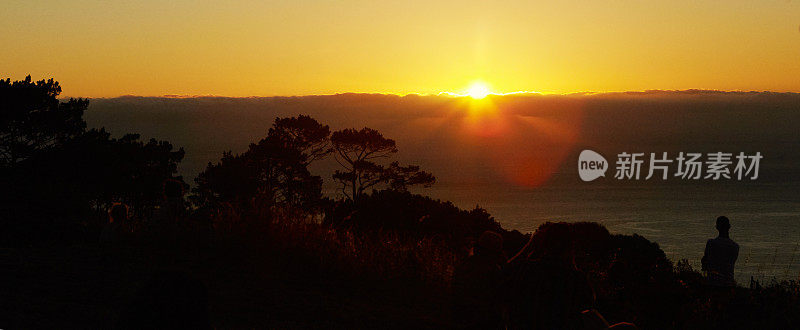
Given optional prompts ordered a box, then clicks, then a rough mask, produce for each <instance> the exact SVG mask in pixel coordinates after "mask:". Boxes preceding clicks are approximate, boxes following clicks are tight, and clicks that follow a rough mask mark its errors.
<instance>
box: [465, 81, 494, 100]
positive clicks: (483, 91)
mask: <svg viewBox="0 0 800 330" xmlns="http://www.w3.org/2000/svg"><path fill="white" fill-rule="evenodd" d="M491 93H492V92H491V91H490V90H489V86H487V85H486V84H485V83H483V82H480V81H476V82H474V83H472V85H471V86H469V89H467V95H469V97H471V98H473V99H476V100H480V99H482V98H484V97H486V95H489V94H491Z"/></svg>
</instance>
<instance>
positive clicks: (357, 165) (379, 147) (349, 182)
mask: <svg viewBox="0 0 800 330" xmlns="http://www.w3.org/2000/svg"><path fill="white" fill-rule="evenodd" d="M331 143H332V145H333V149H334V150H335V155H336V161H337V162H338V163H339V165H341V166H342V167H343V168H344V170H336V171H335V172H334V174H333V178H334V179H335V180H337V181H339V182H340V183H341V185H342V186H341V191H342V193H344V194H345V196H347V197H348V198H350V199H352V200H353V201H358V200H359V199H360V198H361V197H362V195H363V194H364V192H365V191H367V189H370V188H373V187H375V186H377V185H379V184H383V183H385V184H388V188H389V189H392V190H399V191H405V190H407V188H408V186H412V185H423V186H425V187H429V186H430V185H432V184H433V183H434V182H435V181H436V179H435V178H434V176H433V175H431V174H430V173H427V172H425V171H421V170H420V169H419V166H414V165H409V166H405V167H403V166H400V165H399V164H398V163H397V162H393V163H391V164H390V165H389V167H388V168H387V167H385V166H383V165H381V164H379V163H378V160H380V159H382V158H389V157H390V156H391V155H392V154H394V153H396V152H397V146H396V144H395V141H394V140H392V139H388V138H385V137H383V135H382V134H381V133H380V132H378V131H376V130H374V129H371V128H366V127H365V128H363V129H361V130H355V129H352V128H348V129H344V130H341V131H337V132H334V133H333V134H332V135H331Z"/></svg>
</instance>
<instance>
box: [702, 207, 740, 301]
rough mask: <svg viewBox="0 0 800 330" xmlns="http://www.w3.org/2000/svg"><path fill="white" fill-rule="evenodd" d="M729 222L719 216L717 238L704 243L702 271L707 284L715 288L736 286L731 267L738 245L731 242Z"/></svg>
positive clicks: (736, 254) (737, 255)
mask: <svg viewBox="0 0 800 330" xmlns="http://www.w3.org/2000/svg"><path fill="white" fill-rule="evenodd" d="M730 228H731V223H730V220H728V218H727V217H724V216H721V217H719V218H717V230H718V231H719V236H717V238H712V239H709V240H708V242H706V250H705V254H704V255H703V259H702V270H703V271H705V272H706V274H707V275H706V277H707V279H708V284H709V285H711V286H717V287H732V286H736V280H734V278H733V266H734V264H735V263H736V258H738V257H739V244H736V242H734V241H733V240H731V238H730V235H729V234H728V231H729V230H730Z"/></svg>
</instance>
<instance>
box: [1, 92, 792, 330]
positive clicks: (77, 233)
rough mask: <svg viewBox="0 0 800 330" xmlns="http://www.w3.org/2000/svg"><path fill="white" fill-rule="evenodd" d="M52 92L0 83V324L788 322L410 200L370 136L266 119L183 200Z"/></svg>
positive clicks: (397, 169) (668, 276) (551, 232)
mask: <svg viewBox="0 0 800 330" xmlns="http://www.w3.org/2000/svg"><path fill="white" fill-rule="evenodd" d="M60 92H61V87H60V86H59V85H58V83H57V82H55V81H53V80H52V79H50V80H47V81H45V80H41V81H38V82H34V81H32V80H31V79H30V77H28V78H26V79H25V80H22V81H15V82H13V83H12V82H11V81H10V79H7V80H0V101H2V102H3V103H2V105H3V107H2V108H0V110H2V111H3V112H2V117H0V120H2V122H0V124H2V125H0V183H1V185H0V187H2V191H1V193H2V194H0V274H2V275H0V276H1V277H0V328H123V329H124V328H131V329H142V328H195V329H200V328H398V329H399V328H403V329H407V328H475V327H479V328H484V329H486V328H502V327H504V326H509V327H510V328H515V327H516V326H520V327H523V326H524V327H525V328H530V327H533V326H539V327H540V328H571V327H579V324H580V322H579V318H580V317H585V315H594V316H595V317H594V318H591V317H588V318H590V319H592V320H595V321H597V320H601V317H602V318H604V319H605V320H604V321H603V322H600V323H599V324H600V325H599V326H600V328H603V327H605V326H606V323H605V322H606V321H607V322H608V323H609V324H614V323H618V322H630V323H632V324H635V325H636V326H638V327H640V328H645V329H673V328H761V329H768V328H773V329H787V328H797V327H799V326H800V313H798V311H799V308H800V304H798V299H800V298H798V294H799V293H800V288H799V287H798V284H797V282H794V281H790V282H783V283H773V284H771V285H769V286H766V287H762V286H761V285H760V284H759V283H756V282H751V283H747V284H748V287H747V288H745V287H742V286H738V287H729V288H724V289H721V288H718V287H709V286H708V285H707V283H706V280H705V278H704V276H703V275H702V274H700V273H699V272H697V271H695V270H693V269H691V267H690V266H689V263H688V262H687V261H686V260H682V261H679V262H678V263H677V264H673V263H672V262H671V261H670V260H668V259H667V258H666V256H665V255H664V252H663V251H662V250H661V249H660V248H659V247H658V245H657V244H655V243H653V242H650V241H648V240H647V239H645V238H644V237H641V236H638V235H633V236H627V235H612V234H610V233H609V232H608V231H607V230H606V229H605V228H604V227H603V226H601V225H599V224H596V223H571V224H570V223H546V224H544V225H542V226H541V227H539V229H538V230H537V231H536V232H535V233H533V234H532V235H531V234H529V235H523V234H522V233H519V232H517V231H508V230H506V229H504V228H502V227H501V226H500V224H499V223H498V222H497V221H495V219H494V218H493V217H492V216H491V215H490V214H489V213H488V212H487V211H486V210H484V209H481V208H479V207H476V208H475V209H472V210H462V209H459V208H457V207H456V206H454V205H453V204H452V203H450V202H446V201H440V200H434V199H431V198H429V197H425V196H422V195H419V194H416V193H412V191H416V190H415V189H420V188H425V187H429V186H430V185H432V184H434V183H435V182H436V178H435V177H434V176H433V175H432V174H431V173H428V172H426V171H424V170H422V169H420V167H419V166H416V165H409V164H400V163H399V162H398V161H392V159H391V158H392V157H393V156H394V155H395V154H396V153H397V152H398V149H397V146H396V143H395V141H394V140H392V139H390V138H387V137H384V136H383V135H382V134H381V133H380V132H378V131H377V130H374V129H371V128H366V127H365V128H361V129H353V128H349V129H342V130H339V131H335V132H331V130H330V128H329V127H328V126H327V125H324V124H322V123H319V122H317V121H316V120H315V119H313V118H311V117H310V116H303V115H300V116H297V117H286V118H276V119H275V121H274V122H273V124H272V126H271V127H270V128H269V129H268V130H267V132H266V136H265V137H264V138H263V139H261V140H259V141H257V142H254V143H252V144H250V146H249V148H248V149H247V151H245V152H243V153H241V154H234V153H232V152H225V153H223V154H222V157H221V159H220V160H219V162H217V163H216V164H215V163H209V164H208V165H207V166H206V168H205V170H204V171H203V172H202V173H200V174H199V175H198V176H197V178H195V180H194V183H195V185H194V188H193V189H192V190H191V193H187V190H188V188H189V184H187V183H186V182H185V181H184V179H183V177H182V176H180V175H178V170H177V168H178V164H179V163H180V162H181V160H182V159H183V157H184V155H185V152H184V150H183V149H182V148H178V149H177V150H176V149H175V148H173V146H172V144H171V143H169V142H168V141H159V140H155V139H151V140H149V141H146V142H145V141H141V140H140V137H139V136H138V135H137V134H126V135H124V136H122V137H120V138H112V137H111V134H110V133H109V132H107V131H106V130H105V129H102V128H101V129H88V130H87V129H86V123H85V122H84V121H83V112H84V110H86V108H87V107H88V101H87V100H82V99H77V100H75V99H71V100H69V101H67V102H61V101H59V100H58V99H57V96H58V95H59V93H60ZM324 158H327V159H328V160H331V159H333V160H335V162H336V164H337V165H339V166H338V167H337V169H336V170H335V171H333V173H329V174H327V175H326V178H330V179H332V180H333V182H334V183H335V184H336V185H337V186H338V187H339V188H340V190H339V192H340V193H341V195H340V196H343V197H339V198H338V199H334V198H331V197H328V196H324V195H323V193H322V184H323V177H322V176H319V175H315V174H314V173H312V172H311V171H310V165H311V164H312V163H314V162H316V161H319V160H320V159H324ZM507 257H511V258H509V259H507ZM476 274H477V275H476ZM740 285H741V283H740ZM583 310H591V311H593V314H585V315H584V316H581V314H580V312H581V311H583ZM465 311H466V312H465ZM544 311H546V312H544ZM596 325H597V324H596ZM595 328H597V326H595Z"/></svg>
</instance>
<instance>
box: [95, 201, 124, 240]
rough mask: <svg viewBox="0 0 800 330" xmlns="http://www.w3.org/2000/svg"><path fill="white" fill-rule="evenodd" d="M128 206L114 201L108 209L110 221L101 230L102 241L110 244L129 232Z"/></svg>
mask: <svg viewBox="0 0 800 330" xmlns="http://www.w3.org/2000/svg"><path fill="white" fill-rule="evenodd" d="M127 222H128V206H127V205H125V204H122V203H114V205H113V206H111V208H110V209H109V210H108V222H107V223H106V224H105V225H104V226H103V230H102V231H101V232H100V243H103V244H110V243H111V242H116V241H120V240H122V239H124V238H125V236H126V234H127V232H128V223H127Z"/></svg>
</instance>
